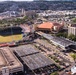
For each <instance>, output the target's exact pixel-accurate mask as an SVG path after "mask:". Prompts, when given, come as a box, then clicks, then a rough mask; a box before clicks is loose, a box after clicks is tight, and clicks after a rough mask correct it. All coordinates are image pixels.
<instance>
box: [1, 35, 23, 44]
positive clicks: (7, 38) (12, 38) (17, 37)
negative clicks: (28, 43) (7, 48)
mask: <svg viewBox="0 0 76 75" xmlns="http://www.w3.org/2000/svg"><path fill="white" fill-rule="evenodd" d="M21 39H22V34H17V35H10V36H1V35H0V43H3V42H12V41H18V40H21Z"/></svg>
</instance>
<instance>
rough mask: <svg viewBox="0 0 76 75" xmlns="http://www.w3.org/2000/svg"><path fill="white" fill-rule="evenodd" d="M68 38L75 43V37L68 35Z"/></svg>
mask: <svg viewBox="0 0 76 75" xmlns="http://www.w3.org/2000/svg"><path fill="white" fill-rule="evenodd" d="M68 38H69V39H70V40H73V41H76V35H73V34H70V35H68Z"/></svg>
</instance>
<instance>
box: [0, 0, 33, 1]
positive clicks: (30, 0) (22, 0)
mask: <svg viewBox="0 0 76 75" xmlns="http://www.w3.org/2000/svg"><path fill="white" fill-rule="evenodd" d="M0 1H33V0H0Z"/></svg>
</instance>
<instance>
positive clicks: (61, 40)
mask: <svg viewBox="0 0 76 75" xmlns="http://www.w3.org/2000/svg"><path fill="white" fill-rule="evenodd" d="M36 33H37V34H38V35H40V36H43V37H44V38H46V39H47V40H49V41H50V42H53V43H56V44H57V45H60V46H63V47H67V46H69V45H75V42H73V41H71V40H68V39H66V38H62V37H56V36H51V35H50V34H46V33H43V32H36Z"/></svg>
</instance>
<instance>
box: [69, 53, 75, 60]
mask: <svg viewBox="0 0 76 75" xmlns="http://www.w3.org/2000/svg"><path fill="white" fill-rule="evenodd" d="M70 55H71V57H72V58H73V59H74V61H75V60H76V53H71V54H70Z"/></svg>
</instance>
